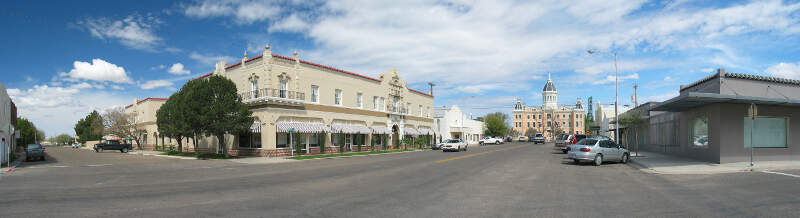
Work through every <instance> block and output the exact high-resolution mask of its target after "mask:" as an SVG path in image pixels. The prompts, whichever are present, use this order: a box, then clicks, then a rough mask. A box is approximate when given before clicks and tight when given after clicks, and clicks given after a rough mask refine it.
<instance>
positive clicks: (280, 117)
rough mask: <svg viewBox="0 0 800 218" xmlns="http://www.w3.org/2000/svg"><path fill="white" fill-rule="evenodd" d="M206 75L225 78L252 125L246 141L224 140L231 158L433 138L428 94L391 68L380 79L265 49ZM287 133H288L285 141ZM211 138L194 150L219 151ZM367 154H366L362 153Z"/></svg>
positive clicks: (242, 138)
mask: <svg viewBox="0 0 800 218" xmlns="http://www.w3.org/2000/svg"><path fill="white" fill-rule="evenodd" d="M211 75H219V76H223V77H226V78H229V79H231V80H232V81H233V82H234V83H235V84H236V87H237V89H238V92H239V94H240V96H241V98H242V100H243V102H244V103H245V104H247V105H248V106H249V108H250V110H251V111H252V112H253V117H254V118H255V123H254V124H253V126H251V128H250V129H251V131H250V133H248V134H242V135H237V136H232V135H231V136H227V137H225V139H226V141H225V142H224V143H223V144H224V145H225V146H228V149H229V151H231V153H232V154H234V155H256V156H280V155H287V154H289V153H290V152H291V148H292V145H291V144H290V143H297V142H299V143H300V147H301V148H302V150H303V152H305V153H318V152H319V149H320V144H321V143H324V145H325V147H326V151H327V152H337V151H338V150H339V145H343V146H344V149H345V150H346V151H354V150H357V148H358V147H359V146H361V147H362V148H363V149H369V148H370V147H371V146H374V147H375V148H376V149H386V148H392V147H397V146H400V143H401V140H402V139H403V138H406V137H413V138H416V137H419V136H433V135H434V131H433V119H432V116H433V114H432V109H433V95H432V92H427V93H426V92H421V91H417V90H414V89H411V88H409V87H408V85H407V83H406V81H405V80H404V79H403V78H402V77H400V75H399V73H398V71H397V70H396V69H394V68H393V69H390V70H389V71H387V72H384V73H381V74H380V75H379V77H378V78H373V77H369V76H364V75H360V74H356V73H353V72H349V71H345V70H341V69H337V68H333V67H329V66H325V65H321V64H316V63H312V62H309V61H305V60H301V59H300V58H299V57H298V54H297V52H295V53H294V56H293V57H286V56H281V55H277V54H272V50H271V49H270V47H269V45H266V46H265V49H264V52H263V54H261V55H258V56H256V57H253V58H247V54H246V53H245V56H244V57H243V58H242V60H241V61H240V62H237V63H234V64H232V65H226V63H224V62H220V63H217V64H216V66H215V70H214V72H212V73H209V74H207V75H204V76H202V77H201V78H198V79H204V78H206V77H208V76H211ZM290 132H292V134H290ZM216 140H217V139H216V138H215V137H207V138H203V139H202V140H199V141H198V149H207V150H208V151H210V152H215V151H219V150H220V148H219V147H218V146H217V144H218V143H217V141H216ZM364 147H366V148H364Z"/></svg>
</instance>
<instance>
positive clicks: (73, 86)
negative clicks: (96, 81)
mask: <svg viewBox="0 0 800 218" xmlns="http://www.w3.org/2000/svg"><path fill="white" fill-rule="evenodd" d="M70 88H76V89H86V88H92V85H91V84H89V83H78V84H74V85H72V86H70Z"/></svg>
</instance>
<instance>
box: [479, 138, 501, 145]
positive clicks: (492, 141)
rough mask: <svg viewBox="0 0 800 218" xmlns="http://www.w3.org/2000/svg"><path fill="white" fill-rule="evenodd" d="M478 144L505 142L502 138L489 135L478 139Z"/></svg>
mask: <svg viewBox="0 0 800 218" xmlns="http://www.w3.org/2000/svg"><path fill="white" fill-rule="evenodd" d="M478 144H481V145H486V144H496V145H499V144H503V139H502V138H492V137H488V136H487V137H484V138H483V139H481V140H480V141H478Z"/></svg>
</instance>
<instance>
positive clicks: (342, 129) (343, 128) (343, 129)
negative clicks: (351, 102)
mask: <svg viewBox="0 0 800 218" xmlns="http://www.w3.org/2000/svg"><path fill="white" fill-rule="evenodd" d="M331 131H332V132H334V133H344V134H370V133H372V130H371V129H369V128H367V127H366V126H356V125H337V124H333V125H331Z"/></svg>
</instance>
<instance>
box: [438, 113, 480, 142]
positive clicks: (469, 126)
mask: <svg viewBox="0 0 800 218" xmlns="http://www.w3.org/2000/svg"><path fill="white" fill-rule="evenodd" d="M433 113H434V123H435V125H434V130H435V132H437V133H440V135H438V136H437V139H436V142H443V141H446V140H448V139H464V141H466V142H467V144H478V142H479V141H480V140H481V139H482V138H483V129H484V124H483V122H481V121H477V120H473V119H472V118H471V117H470V115H467V114H464V112H463V111H461V108H459V107H458V105H453V106H452V107H449V108H448V107H437V108H435V109H434V110H433Z"/></svg>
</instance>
